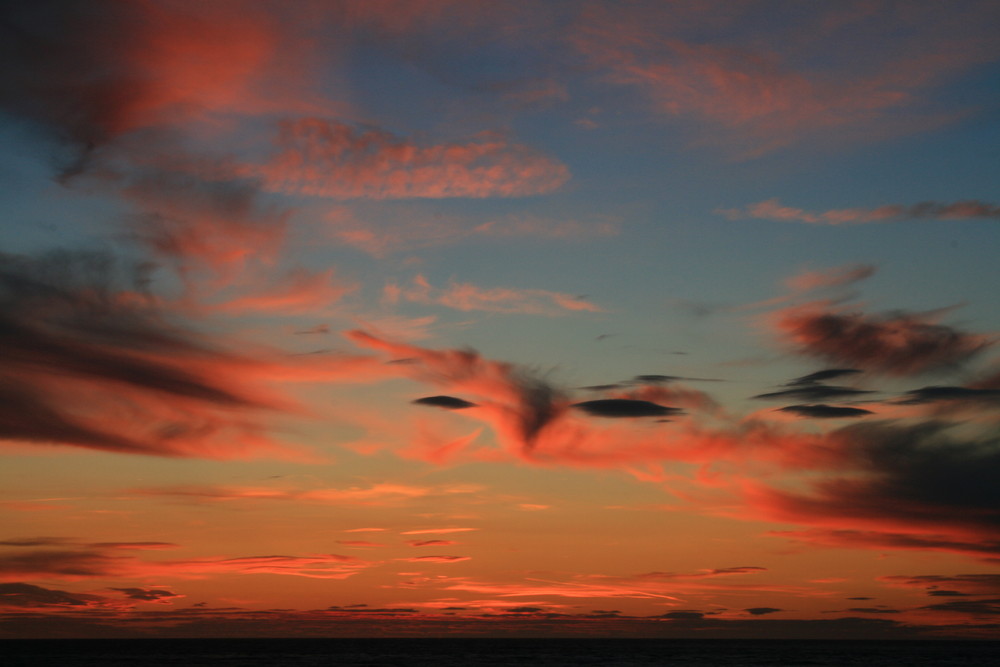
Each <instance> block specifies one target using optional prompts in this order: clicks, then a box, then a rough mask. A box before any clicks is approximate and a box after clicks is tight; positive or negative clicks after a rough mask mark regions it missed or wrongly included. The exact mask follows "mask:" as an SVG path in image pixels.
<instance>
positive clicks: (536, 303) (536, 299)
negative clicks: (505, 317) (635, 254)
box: [383, 275, 603, 315]
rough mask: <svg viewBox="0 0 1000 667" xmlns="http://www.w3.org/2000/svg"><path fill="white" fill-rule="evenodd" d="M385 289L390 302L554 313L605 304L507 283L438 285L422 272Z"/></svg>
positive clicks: (483, 309)
mask: <svg viewBox="0 0 1000 667" xmlns="http://www.w3.org/2000/svg"><path fill="white" fill-rule="evenodd" d="M383 293H384V295H385V299H386V300H387V301H388V302H390V303H394V302H396V301H399V300H400V299H403V300H406V301H412V302H415V303H425V304H436V305H440V306H446V307H448V308H454V309H455V310H461V311H474V310H477V311H486V312H492V313H528V314H538V315H555V314H560V313H565V312H567V311H583V312H603V309H602V308H600V307H599V306H596V305H594V304H593V303H591V302H589V301H586V300H585V298H584V297H579V296H572V295H570V294H564V293H561V292H550V291H548V290H542V289H515V288H507V287H492V288H482V287H478V286H476V285H473V284H472V283H457V282H452V283H450V284H449V285H448V287H444V288H435V287H433V286H432V285H431V284H430V282H429V281H428V280H427V278H425V277H424V276H422V275H417V276H416V277H414V279H413V282H412V284H410V285H409V286H402V287H401V286H399V285H397V284H395V283H390V284H389V285H387V286H386V288H385V290H384V291H383Z"/></svg>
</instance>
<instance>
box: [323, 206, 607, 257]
mask: <svg viewBox="0 0 1000 667" xmlns="http://www.w3.org/2000/svg"><path fill="white" fill-rule="evenodd" d="M324 218H325V221H326V222H325V224H324V227H325V228H326V229H327V230H329V233H330V235H331V236H332V237H333V239H335V240H336V241H337V242H338V243H340V244H346V245H349V246H352V247H355V248H358V249H359V250H362V251H364V252H367V253H368V254H370V255H372V256H374V257H387V256H390V255H394V254H399V253H408V252H409V253H411V252H413V251H414V250H417V249H420V248H430V247H435V246H444V245H453V244H456V243H459V242H469V241H480V242H489V241H492V242H498V241H501V242H502V241H504V240H520V239H542V240H549V241H554V242H572V241H577V240H591V239H595V238H603V237H609V236H614V235H616V234H617V233H618V231H619V227H620V226H621V220H619V219H617V218H613V217H610V216H591V217H587V218H583V219H575V218H566V219H561V218H552V217H545V216H538V215H530V214H511V215H506V216H500V217H490V218H487V219H485V220H482V219H474V220H470V219H469V218H468V216H447V215H444V214H443V213H441V212H440V211H434V212H433V213H432V214H429V213H428V212H427V211H424V210H423V209H422V208H418V207H416V206H415V205H413V204H411V203H408V204H406V205H395V206H394V205H391V204H388V203H385V202H379V203H378V210H377V211H369V210H368V209H367V207H364V206H362V205H361V204H357V203H356V204H354V205H352V207H351V208H348V207H347V206H337V207H334V208H332V209H331V210H329V211H328V212H327V213H326V214H325V216H324Z"/></svg>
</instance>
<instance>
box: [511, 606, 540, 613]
mask: <svg viewBox="0 0 1000 667" xmlns="http://www.w3.org/2000/svg"><path fill="white" fill-rule="evenodd" d="M504 611H505V612H506V613H508V614H538V613H540V612H544V611H545V609H543V608H541V607H511V608H510V609H505V610H504Z"/></svg>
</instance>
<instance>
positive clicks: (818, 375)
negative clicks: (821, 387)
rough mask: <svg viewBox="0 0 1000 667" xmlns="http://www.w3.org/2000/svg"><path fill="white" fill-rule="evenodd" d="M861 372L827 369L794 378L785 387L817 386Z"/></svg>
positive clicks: (849, 369) (854, 369)
mask: <svg viewBox="0 0 1000 667" xmlns="http://www.w3.org/2000/svg"><path fill="white" fill-rule="evenodd" d="M861 372H862V371H859V370H858V369H856V368H828V369H826V370H822V371H816V372H815V373H810V374H809V375H803V376H802V377H798V378H795V379H794V380H792V381H790V382H788V384H787V385H786V386H788V387H794V386H800V385H804V384H817V383H819V382H826V381H827V380H833V379H836V378H839V377H844V376H845V375H855V374H857V373H861Z"/></svg>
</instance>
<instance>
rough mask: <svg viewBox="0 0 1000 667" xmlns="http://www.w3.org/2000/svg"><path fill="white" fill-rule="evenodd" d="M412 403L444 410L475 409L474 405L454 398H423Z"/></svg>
mask: <svg viewBox="0 0 1000 667" xmlns="http://www.w3.org/2000/svg"><path fill="white" fill-rule="evenodd" d="M412 402H413V403H415V404H416V405H430V406H433V407H437V408H445V409H446V410H462V409H464V408H474V407H476V404H475V403H472V402H471V401H466V400H465V399H462V398H456V397H454V396H425V397H423V398H418V399H416V400H414V401H412Z"/></svg>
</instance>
